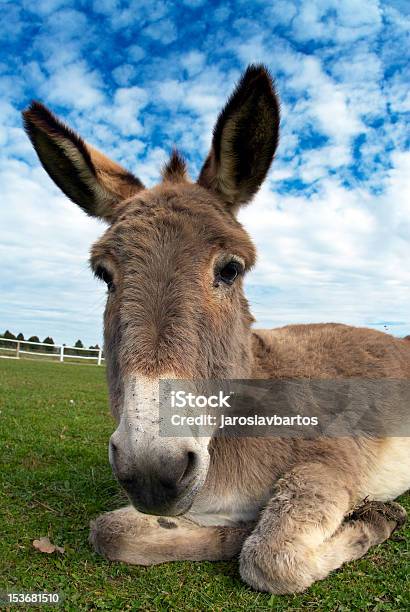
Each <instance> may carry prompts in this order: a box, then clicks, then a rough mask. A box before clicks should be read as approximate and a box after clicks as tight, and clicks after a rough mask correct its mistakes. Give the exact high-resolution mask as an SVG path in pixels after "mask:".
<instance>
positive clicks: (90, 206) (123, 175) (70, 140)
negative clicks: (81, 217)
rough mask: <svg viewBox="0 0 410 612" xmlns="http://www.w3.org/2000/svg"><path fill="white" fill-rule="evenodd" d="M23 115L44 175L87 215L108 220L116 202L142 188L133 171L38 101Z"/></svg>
mask: <svg viewBox="0 0 410 612" xmlns="http://www.w3.org/2000/svg"><path fill="white" fill-rule="evenodd" d="M23 117H24V128H25V130H26V132H27V134H28V136H29V138H30V140H31V142H32V143H33V146H34V148H35V150H36V152H37V155H38V157H39V158H40V161H41V163H42V164H43V166H44V168H45V169H46V171H47V172H48V174H49V175H50V176H51V178H52V179H53V181H54V182H55V183H56V184H57V185H58V187H60V189H61V190H62V191H64V193H65V194H66V195H67V196H68V197H69V198H70V199H71V200H73V202H75V203H76V204H78V205H79V206H81V208H82V209H83V210H85V212H87V213H88V214H89V215H91V216H93V217H100V218H103V219H106V220H108V221H110V220H112V219H113V218H114V217H115V212H116V211H115V207H116V204H117V203H118V202H120V201H121V200H125V199H127V198H129V197H130V196H132V195H133V194H134V193H136V192H137V191H139V190H140V189H143V188H144V186H143V184H142V183H141V181H139V180H138V179H137V178H136V177H135V176H134V175H133V174H131V173H130V172H128V171H127V170H125V169H124V168H122V167H121V166H119V165H118V164H116V163H115V162H113V161H111V160H110V159H108V158H107V157H105V155H103V154H102V153H100V152H99V151H97V150H96V149H94V148H93V147H91V146H90V145H88V144H87V143H86V142H84V140H82V139H81V138H80V137H79V136H78V135H77V134H76V133H75V132H73V131H72V130H71V129H70V128H69V127H67V126H66V125H64V123H62V122H61V121H59V119H57V117H55V116H54V115H53V114H52V113H51V112H50V111H49V110H48V109H47V108H46V107H45V106H43V105H42V104H40V103H39V102H33V103H32V104H31V105H30V106H29V108H28V109H27V110H26V111H24V112H23Z"/></svg>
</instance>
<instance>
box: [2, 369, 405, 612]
mask: <svg viewBox="0 0 410 612" xmlns="http://www.w3.org/2000/svg"><path fill="white" fill-rule="evenodd" d="M104 376H105V372H104V368H90V367H87V366H82V365H71V366H69V365H66V364H55V363H46V362H35V361H20V362H18V361H11V360H10V361H8V360H5V359H1V360H0V410H1V412H0V453H1V454H0V457H1V469H0V481H1V490H0V533H1V536H2V537H1V541H0V591H1V590H11V591H14V592H16V591H37V592H38V591H42V592H45V591H46V592H56V591H57V592H60V593H62V594H63V595H64V603H63V606H62V607H63V609H64V610H75V611H77V610H201V611H202V610H232V611H233V610H300V609H304V610H317V611H320V612H324V611H327V610H338V611H340V612H341V611H346V612H347V611H350V610H372V611H379V610H407V609H409V602H410V593H409V580H408V577H409V557H408V549H409V541H410V531H409V530H407V532H406V531H401V532H399V533H397V535H395V536H394V537H393V539H392V540H390V541H389V542H386V543H385V544H383V545H382V546H379V547H376V548H374V549H373V550H372V551H371V552H370V553H369V554H368V555H366V557H365V558H364V559H361V560H359V561H357V562H355V563H350V564H348V565H347V566H346V567H344V568H343V569H342V570H340V571H338V572H335V573H334V574H332V576H331V577H330V578H328V579H327V580H325V581H323V582H321V583H317V584H315V585H314V586H313V587H312V588H310V589H309V590H308V591H307V592H306V593H304V594H303V595H297V596H296V595H295V596H286V597H285V596H271V595H267V594H261V593H255V592H253V591H252V590H251V589H250V588H248V587H247V586H246V585H244V584H243V583H242V582H241V581H240V578H239V574H238V568H237V564H236V563H235V562H231V563H207V562H203V563H191V562H184V563H171V564H167V565H161V566H156V567H151V568H150V567H148V568H144V567H131V566H127V565H125V564H122V563H110V562H107V561H105V560H104V559H102V558H101V557H99V556H97V555H96V554H94V553H93V551H92V550H91V549H90V547H89V545H88V542H87V538H88V523H89V520H90V519H91V518H93V517H95V516H96V515H98V514H99V513H101V512H103V511H106V510H112V509H115V508H117V507H119V506H121V505H125V498H124V497H123V495H122V494H121V492H120V491H119V489H118V486H117V485H116V483H115V482H114V480H113V478H112V475H111V471H110V467H109V464H108V458H107V441H108V438H109V436H110V434H111V433H112V431H113V429H114V424H113V422H112V420H111V417H110V416H109V412H108V407H107V394H106V387H105V380H104ZM73 402H74V403H73ZM401 501H402V503H403V504H404V505H406V506H407V509H408V510H409V509H410V498H409V496H407V497H403V498H402V500H401ZM2 532H4V534H3V533H2ZM45 535H48V536H49V537H50V540H51V541H52V542H54V543H55V544H59V545H63V546H65V549H66V553H65V554H64V555H46V554H41V553H39V552H38V551H36V550H35V549H34V548H33V547H32V541H33V540H34V539H36V538H39V537H41V536H45ZM15 609H16V610H17V609H18V608H15ZM19 609H22V608H19ZM27 609H32V608H27ZM60 609H61V608H60Z"/></svg>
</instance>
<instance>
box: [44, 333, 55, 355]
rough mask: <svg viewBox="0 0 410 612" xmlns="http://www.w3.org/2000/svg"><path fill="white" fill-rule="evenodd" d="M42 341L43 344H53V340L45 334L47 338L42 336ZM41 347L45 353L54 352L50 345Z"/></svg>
mask: <svg viewBox="0 0 410 612" xmlns="http://www.w3.org/2000/svg"><path fill="white" fill-rule="evenodd" d="M43 342H44V344H54V340H53V339H52V338H50V336H47V338H44V340H43ZM42 348H43V350H45V352H46V353H54V349H53V347H52V346H44V347H42Z"/></svg>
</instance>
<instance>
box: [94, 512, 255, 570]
mask: <svg viewBox="0 0 410 612" xmlns="http://www.w3.org/2000/svg"><path fill="white" fill-rule="evenodd" d="M251 530H252V527H250V526H249V527H247V526H238V527H200V526H199V525H196V524H195V523H193V522H192V521H191V520H189V519H187V518H185V517H184V516H182V517H165V516H164V517H162V516H153V515H148V514H142V513H141V512H138V511H137V510H135V509H134V508H133V507H132V506H128V507H126V508H121V509H120V510H115V511H114V512H107V513H106V514H102V515H101V516H99V517H98V518H97V519H96V520H95V521H91V524H90V543H91V544H92V546H93V547H94V549H95V551H96V552H98V553H99V554H101V555H103V556H104V557H106V558H107V559H110V560H112V561H124V562H125V563H133V564H136V565H155V564H157V563H165V562H167V561H183V560H186V561H201V560H206V561H222V560H225V559H231V558H232V557H234V556H235V555H237V554H238V553H239V551H240V549H241V547H242V544H243V541H244V539H245V538H246V536H248V535H249V533H250V532H251Z"/></svg>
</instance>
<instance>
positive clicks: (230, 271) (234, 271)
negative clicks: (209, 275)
mask: <svg viewBox="0 0 410 612" xmlns="http://www.w3.org/2000/svg"><path fill="white" fill-rule="evenodd" d="M242 272H243V266H242V264H241V263H240V262H239V261H236V260H235V259H232V261H229V262H228V263H227V264H225V265H224V266H223V268H221V269H220V270H219V271H218V272H217V273H216V275H215V276H216V277H215V280H216V282H217V283H219V282H220V281H222V282H223V283H225V284H226V285H232V283H233V282H234V281H235V279H236V278H237V277H238V276H239V274H241V273H242Z"/></svg>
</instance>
